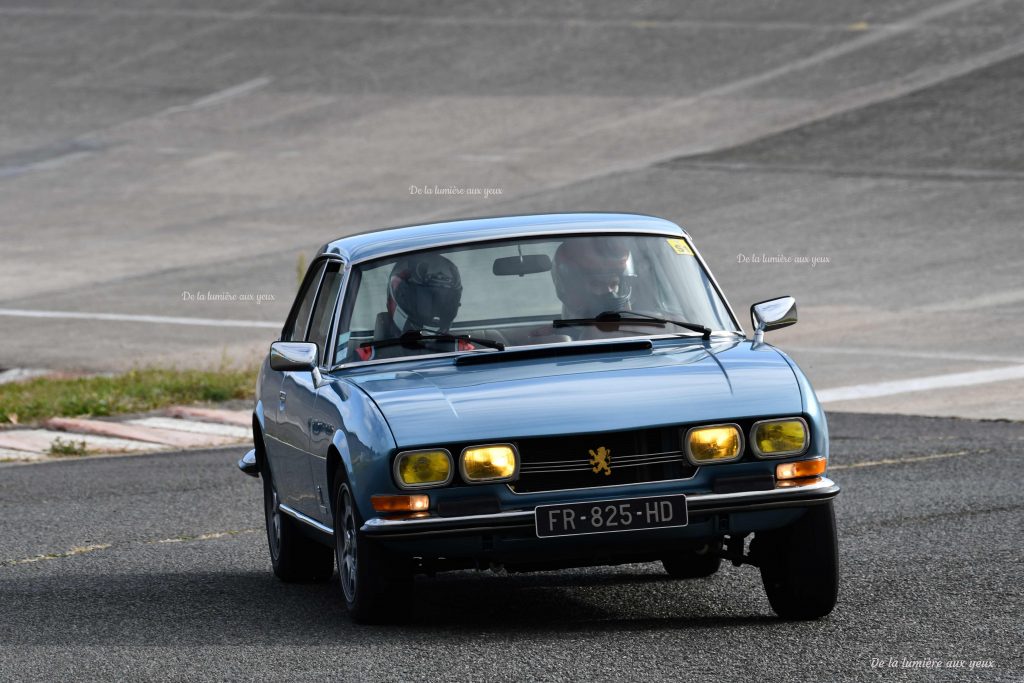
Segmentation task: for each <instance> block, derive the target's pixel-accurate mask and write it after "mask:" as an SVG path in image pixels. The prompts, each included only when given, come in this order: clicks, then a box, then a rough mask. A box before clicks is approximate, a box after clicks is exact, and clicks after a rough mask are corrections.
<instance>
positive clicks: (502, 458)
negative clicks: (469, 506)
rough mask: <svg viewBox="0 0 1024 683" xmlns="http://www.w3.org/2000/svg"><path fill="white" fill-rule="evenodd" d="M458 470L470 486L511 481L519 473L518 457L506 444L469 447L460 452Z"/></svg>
mask: <svg viewBox="0 0 1024 683" xmlns="http://www.w3.org/2000/svg"><path fill="white" fill-rule="evenodd" d="M459 470H460V472H461V474H462V478H463V479H465V480H466V482H467V483H470V484H480V483H490V482H497V481H512V479H514V478H515V477H516V475H517V474H518V473H519V457H518V455H517V453H516V448H515V446H513V445H512V444H508V443H498V444H491V445H489V446H471V447H469V448H466V449H465V450H463V451H462V457H460V458H459Z"/></svg>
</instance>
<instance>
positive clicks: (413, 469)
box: [395, 448, 452, 489]
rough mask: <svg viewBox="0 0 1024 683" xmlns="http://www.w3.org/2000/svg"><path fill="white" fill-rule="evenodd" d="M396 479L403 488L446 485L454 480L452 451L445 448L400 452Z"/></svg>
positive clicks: (396, 463)
mask: <svg viewBox="0 0 1024 683" xmlns="http://www.w3.org/2000/svg"><path fill="white" fill-rule="evenodd" d="M395 480H396V481H397V482H398V485H399V486H400V487H401V488H403V489H422V488H428V487H433V486H444V485H445V484H448V483H450V482H451V480H452V456H451V453H449V452H448V451H446V450H444V449H443V448H441V449H434V450H426V451H406V452H405V453H399V454H398V457H397V458H395Z"/></svg>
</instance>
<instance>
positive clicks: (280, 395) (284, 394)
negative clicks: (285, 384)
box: [277, 391, 288, 405]
mask: <svg viewBox="0 0 1024 683" xmlns="http://www.w3.org/2000/svg"><path fill="white" fill-rule="evenodd" d="M277 397H278V398H279V399H281V404H282V405H284V400H285V399H286V398H288V392H286V391H279V392H277Z"/></svg>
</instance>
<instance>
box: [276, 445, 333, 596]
mask: <svg viewBox="0 0 1024 683" xmlns="http://www.w3.org/2000/svg"><path fill="white" fill-rule="evenodd" d="M260 476H261V478H262V479H263V512H264V517H265V518H266V522H267V544H268V545H269V546H270V562H271V564H272V565H273V567H274V574H276V575H277V577H278V578H279V579H281V580H282V581H289V582H291V581H329V580H330V578H331V576H332V575H333V574H334V553H333V552H332V551H331V548H329V547H328V546H325V545H323V544H321V543H317V542H316V541H314V540H312V539H310V538H307V537H305V536H303V535H302V533H301V531H300V530H299V529H298V527H297V525H298V524H299V522H297V521H296V520H294V519H292V518H291V517H289V516H288V515H286V514H285V513H283V512H282V511H281V499H280V497H279V496H278V494H277V486H276V485H275V484H274V479H273V477H272V476H271V475H270V468H269V467H267V465H266V461H264V465H263V467H262V468H261V469H260Z"/></svg>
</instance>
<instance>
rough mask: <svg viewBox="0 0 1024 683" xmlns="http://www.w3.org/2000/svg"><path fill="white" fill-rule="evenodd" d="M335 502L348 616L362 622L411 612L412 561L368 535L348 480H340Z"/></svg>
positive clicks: (336, 535)
mask: <svg viewBox="0 0 1024 683" xmlns="http://www.w3.org/2000/svg"><path fill="white" fill-rule="evenodd" d="M337 491H338V495H337V496H336V497H335V499H334V500H335V504H334V539H335V543H334V552H335V557H336V561H337V563H338V581H339V583H340V584H341V594H342V596H343V597H344V599H345V606H346V607H347V608H348V613H349V616H350V617H351V618H352V620H353V621H355V622H356V623H359V624H381V623H390V622H394V621H398V620H399V619H400V618H401V617H402V616H403V615H407V614H410V613H411V612H412V604H411V601H412V586H413V572H412V564H411V561H410V560H409V559H407V558H401V557H397V556H395V555H393V554H391V553H388V552H387V551H386V550H385V549H384V548H382V547H380V546H379V545H378V544H377V543H375V542H374V541H373V539H369V538H366V537H365V536H364V535H363V533H362V532H361V531H359V528H360V527H361V526H362V525H363V520H362V517H360V515H359V510H358V508H357V507H356V505H355V502H354V500H353V498H352V491H351V489H349V487H348V483H346V482H345V481H341V482H339V484H338V488H337Z"/></svg>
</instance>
